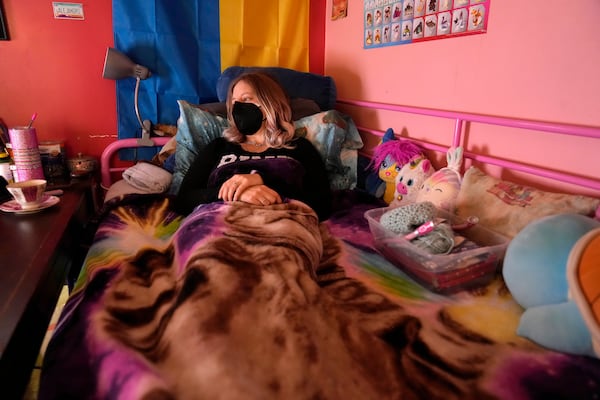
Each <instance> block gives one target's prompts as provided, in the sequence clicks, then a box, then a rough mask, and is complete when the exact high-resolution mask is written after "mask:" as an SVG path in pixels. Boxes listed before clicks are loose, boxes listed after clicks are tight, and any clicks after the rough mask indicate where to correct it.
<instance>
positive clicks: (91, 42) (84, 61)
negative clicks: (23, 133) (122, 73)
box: [0, 0, 117, 156]
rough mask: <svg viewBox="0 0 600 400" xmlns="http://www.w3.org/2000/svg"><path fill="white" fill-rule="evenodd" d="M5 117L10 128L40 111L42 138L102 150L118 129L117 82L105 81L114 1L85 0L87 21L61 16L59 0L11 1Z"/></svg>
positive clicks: (0, 73)
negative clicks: (57, 15)
mask: <svg viewBox="0 0 600 400" xmlns="http://www.w3.org/2000/svg"><path fill="white" fill-rule="evenodd" d="M3 2H4V11H5V14H6V15H5V18H6V22H7V25H8V30H9V33H10V40H9V41H0V117H1V118H2V119H3V120H4V122H5V123H6V124H7V125H9V126H16V125H23V124H27V123H28V122H29V118H30V117H31V115H32V114H33V113H34V112H37V113H38V117H37V120H36V122H35V125H34V126H35V127H36V131H37V135H38V139H39V140H40V141H41V140H51V139H60V140H65V141H66V148H67V154H68V156H75V155H77V153H78V152H82V153H84V154H88V155H96V156H97V155H99V154H100V152H101V151H102V148H104V147H105V146H106V145H107V144H108V143H110V142H111V141H113V140H115V138H116V131H117V122H116V118H117V117H116V98H115V82H114V81H110V80H106V79H102V67H103V65H104V55H105V53H106V48H107V47H108V46H112V43H113V36H112V23H111V19H112V16H111V12H112V8H111V2H110V1H89V0H88V1H79V2H80V3H82V4H83V6H84V13H85V20H84V21H70V20H57V19H54V16H53V12H52V2H51V1H42V0H3Z"/></svg>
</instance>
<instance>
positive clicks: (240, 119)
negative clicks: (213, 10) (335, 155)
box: [175, 73, 331, 220]
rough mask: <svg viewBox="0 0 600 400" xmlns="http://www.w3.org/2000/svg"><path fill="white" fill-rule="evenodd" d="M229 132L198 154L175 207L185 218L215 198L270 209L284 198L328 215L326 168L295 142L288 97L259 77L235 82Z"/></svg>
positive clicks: (302, 142) (309, 148) (266, 78)
mask: <svg viewBox="0 0 600 400" xmlns="http://www.w3.org/2000/svg"><path fill="white" fill-rule="evenodd" d="M227 118H228V120H229V127H228V128H226V129H225V131H224V132H223V137H221V138H217V139H215V140H214V141H212V142H211V143H210V144H209V145H208V146H206V147H205V148H204V150H203V151H201V152H200V153H199V154H198V156H197V158H196V159H195V161H194V162H193V164H192V165H191V166H190V168H189V170H188V172H187V173H186V175H185V177H184V179H183V182H182V184H181V188H180V190H179V193H178V194H177V197H176V200H175V208H176V209H177V211H179V212H181V213H183V214H189V213H190V212H191V211H192V210H193V209H194V208H195V207H196V206H197V205H198V204H203V203H210V202H213V201H216V200H218V199H222V200H224V201H243V202H246V203H250V204H254V205H271V204H278V203H281V202H283V201H284V200H285V199H286V198H289V199H297V200H300V201H302V202H304V203H306V204H308V205H309V206H311V207H312V208H313V209H314V210H315V212H316V213H317V215H318V216H319V219H320V220H324V219H327V218H328V217H329V214H330V213H331V192H330V186H329V181H328V179H327V173H326V170H325V164H324V162H323V160H322V158H321V156H320V155H319V153H318V152H317V150H316V149H315V148H314V147H313V145H312V144H311V143H310V142H309V141H308V140H307V139H305V138H301V137H294V124H293V122H292V112H291V108H290V105H289V102H288V97H287V96H286V94H285V91H284V90H283V88H282V87H281V86H280V85H279V83H277V82H276V81H275V80H274V79H273V78H271V77H270V76H268V75H266V74H263V73H247V74H243V75H240V76H239V77H238V78H237V79H235V80H234V81H233V82H232V83H231V85H230V88H229V91H228V94H227Z"/></svg>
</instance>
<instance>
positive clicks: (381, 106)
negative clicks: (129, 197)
mask: <svg viewBox="0 0 600 400" xmlns="http://www.w3.org/2000/svg"><path fill="white" fill-rule="evenodd" d="M338 103H339V104H340V105H345V106H355V107H362V108H370V109H377V110H388V111H398V112H403V113H410V114H420V115H427V116H430V117H437V118H446V119H453V120H454V122H455V123H454V135H453V139H452V146H459V145H460V143H461V137H462V132H463V126H464V124H465V123H468V122H476V123H482V124H488V125H496V126H504V127H511V128H521V129H528V130H533V131H539V132H551V133H557V134H563V135H573V136H580V137H591V138H596V139H600V127H590V126H581V125H571V124H563V123H550V122H542V121H534V120H526V119H519V118H505V117H496V116H492V115H481V114H471V113H464V112H456V111H445V110H436V109H430V108H422V107H413V106H404V105H396V104H386V103H376V102H369V101H358V100H348V99H340V100H338ZM358 129H359V130H360V131H362V132H367V133H370V134H373V135H377V136H382V135H383V132H382V131H378V130H374V129H369V128H365V127H361V126H358ZM168 140H169V138H168V137H153V138H152V141H153V142H154V144H155V145H156V146H162V145H164V144H165V143H166V142H167V141H168ZM420 144H421V145H422V146H423V147H424V148H426V149H428V150H434V151H440V152H446V150H447V146H446V147H445V146H439V145H435V144H430V143H420ZM133 147H139V144H138V141H137V139H121V140H117V141H115V142H113V143H111V144H110V145H108V146H107V147H106V148H105V149H104V152H103V153H102V156H101V160H100V163H101V175H102V187H103V188H105V189H107V188H108V187H109V186H110V185H111V183H112V179H111V174H112V173H114V172H120V171H123V170H124V169H125V168H124V167H112V166H111V162H112V160H113V159H114V157H113V156H114V154H115V153H116V152H117V151H118V150H120V149H123V148H133ZM464 157H465V158H469V159H471V160H475V161H478V162H481V163H485V164H492V165H497V166H499V167H504V168H507V169H511V170H516V171H521V172H525V173H529V174H532V175H536V176H541V177H545V178H550V179H554V180H557V181H561V182H565V183H569V184H573V185H577V186H580V187H585V188H591V189H593V190H596V191H598V193H600V178H598V179H592V178H586V177H581V176H576V175H573V174H568V173H564V172H558V171H552V170H549V169H545V168H540V167H534V166H530V165H526V164H523V163H517V162H513V161H507V160H503V159H500V158H495V157H490V156H486V155H481V154H476V153H472V152H468V151H465V152H464Z"/></svg>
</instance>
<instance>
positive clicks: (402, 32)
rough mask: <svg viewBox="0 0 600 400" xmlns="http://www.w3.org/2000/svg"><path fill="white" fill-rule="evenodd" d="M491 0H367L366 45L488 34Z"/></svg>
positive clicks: (407, 42) (392, 44) (365, 17)
mask: <svg viewBox="0 0 600 400" xmlns="http://www.w3.org/2000/svg"><path fill="white" fill-rule="evenodd" d="M490 2H491V0H395V1H394V0H364V15H363V16H364V38H363V47H364V48H365V49H372V48H377V47H384V46H396V45H401V44H409V43H418V42H422V41H427V40H437V39H446V38H453V37H459V36H465V35H474V34H480V33H485V32H486V29H487V21H488V15H489V11H490Z"/></svg>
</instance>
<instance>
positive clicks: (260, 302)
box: [39, 67, 600, 400]
mask: <svg viewBox="0 0 600 400" xmlns="http://www.w3.org/2000/svg"><path fill="white" fill-rule="evenodd" d="M244 68H245V67H240V68H234V69H232V70H227V71H225V72H226V73H225V72H224V74H223V76H222V78H221V79H220V80H219V82H220V84H221V88H226V87H227V83H226V82H227V81H228V79H232V77H234V76H235V75H236V74H238V73H241V72H243V71H244ZM277 71H278V72H279V73H283V74H287V75H286V76H285V78H284V79H281V80H282V83H284V85H288V86H289V85H292V86H295V88H292V89H299V88H300V89H302V88H304V86H303V84H302V82H304V81H303V80H302V79H300V80H294V79H293V78H294V77H296V78H298V77H302V78H303V79H309V81H311V82H313V83H312V84H311V85H306V87H309V86H310V87H312V89H313V90H312V91H313V92H316V93H317V94H316V96H315V95H312V94H310V93H309V94H306V93H301V92H294V93H291V92H290V87H286V89H287V90H288V92H290V93H291V95H292V97H293V98H304V97H305V98H309V99H313V100H314V101H315V102H316V103H317V104H319V107H320V108H321V110H320V111H319V112H317V113H314V114H312V115H309V116H305V117H303V118H301V119H300V120H298V121H296V128H297V131H296V132H297V134H298V135H302V136H305V137H307V138H309V140H311V141H312V142H313V144H314V145H315V146H316V147H317V148H318V149H319V151H320V153H321V155H322V156H323V159H324V160H325V162H326V164H327V166H328V174H329V177H330V180H331V182H332V188H333V189H334V197H335V198H334V205H333V209H334V210H335V212H334V214H333V215H332V216H331V218H330V219H329V220H327V221H324V222H318V220H317V218H316V216H315V214H314V212H313V211H312V210H311V209H310V208H308V207H307V206H306V205H304V204H303V203H301V202H298V201H288V202H285V203H283V204H278V205H273V206H269V207H257V206H252V205H249V204H245V203H241V202H231V203H223V202H216V203H212V204H207V205H202V206H199V207H198V208H197V209H196V210H195V211H194V212H192V213H191V214H190V215H189V216H187V217H183V216H181V215H179V214H177V213H175V212H174V211H173V210H172V209H171V207H170V202H171V199H172V197H171V193H173V192H174V188H176V185H177V181H178V176H179V177H180V178H181V177H183V175H182V174H183V173H184V172H185V169H186V168H187V167H186V162H191V160H192V158H193V157H194V156H195V154H196V153H195V152H197V149H198V148H199V147H201V146H204V145H205V144H206V143H208V141H210V140H211V139H212V138H214V137H216V136H217V135H220V134H221V132H222V129H223V128H224V126H225V124H226V123H227V121H226V119H224V118H223V117H221V116H219V115H218V113H215V110H217V109H218V107H220V106H221V105H220V104H218V103H217V104H216V105H211V107H214V108H212V109H211V110H209V109H208V108H206V109H201V108H198V107H195V106H194V105H192V104H189V103H187V102H184V101H181V102H179V106H180V112H181V115H180V119H179V121H178V133H177V135H176V136H175V138H173V139H171V141H170V143H168V144H167V145H166V146H165V148H164V149H163V150H164V153H163V154H162V156H161V157H162V162H163V164H165V165H163V166H165V168H166V164H169V165H171V166H172V171H173V177H172V178H173V181H172V184H171V191H170V192H167V193H148V191H147V190H145V189H144V190H140V189H136V191H135V192H131V191H122V190H121V189H123V188H122V186H123V185H122V184H123V183H125V184H127V185H129V184H128V183H127V182H126V181H125V180H121V181H119V182H117V183H116V184H115V185H113V186H111V188H110V190H109V194H110V196H108V195H107V201H106V202H105V204H104V208H103V211H102V215H100V217H99V221H100V224H99V227H98V230H97V232H96V236H95V238H94V243H93V244H92V246H91V247H90V249H89V252H88V255H87V257H86V259H85V262H84V265H83V268H82V272H81V274H80V276H79V279H78V281H77V283H76V285H75V287H74V289H73V291H72V293H71V296H70V297H69V300H68V301H67V303H66V305H65V307H64V309H63V312H62V314H61V316H60V319H59V322H58V324H57V327H56V329H55V332H54V335H53V337H52V339H51V340H50V343H49V345H48V348H47V350H46V353H45V357H44V361H43V368H42V376H41V382H40V383H41V385H40V391H39V398H40V399H65V398H78V399H79V398H94V399H95V398H107V399H108V398H114V399H141V398H168V399H174V398H177V399H187V398H190V399H197V398H210V399H212V398H217V399H218V398H221V399H232V398H235V399H237V398H257V399H265V398H269V399H270V398H282V399H296V398H323V399H340V398H344V399H345V398H351V399H355V398H356V399H387V398H390V399H398V398H407V399H511V400H513V399H515V400H519V399H546V398H577V399H588V398H590V399H591V398H597V396H598V393H600V359H598V358H595V357H591V356H585V355H577V354H570V353H567V352H559V351H556V350H552V349H551V348H547V347H543V346H542V345H540V344H537V343H536V342H534V341H532V340H530V339H527V338H525V337H522V336H519V334H518V327H519V323H520V319H521V317H522V315H523V314H524V309H523V307H522V305H520V304H519V303H517V302H516V301H515V298H514V297H513V295H512V294H511V293H510V292H509V290H508V288H507V285H505V282H504V280H503V277H502V273H501V269H500V268H499V269H498V270H497V271H496V274H492V276H493V279H491V282H489V281H488V282H487V283H486V284H485V285H483V286H477V287H474V288H472V289H469V290H463V291H460V292H457V293H452V294H444V295H442V294H439V293H435V292H432V291H429V290H427V289H426V288H425V287H423V286H421V285H419V284H418V283H417V282H416V281H414V280H412V279H411V278H410V277H409V276H408V275H406V274H405V273H404V272H403V271H402V270H401V268H399V267H398V266H395V265H393V264H392V263H390V262H389V261H388V260H386V258H384V257H383V256H382V255H381V254H380V253H379V252H378V251H377V250H376V247H375V244H374V243H373V236H372V234H371V232H370V230H369V226H368V221H367V219H366V218H365V213H366V212H367V211H369V210H373V209H376V208H380V207H384V206H385V205H386V204H385V203H384V202H383V201H382V200H379V199H376V198H375V197H373V196H371V195H369V194H367V192H365V191H363V190H362V189H361V188H364V185H362V184H361V182H362V183H364V182H365V180H364V176H361V172H362V170H363V167H361V166H358V162H357V152H358V149H360V148H361V147H362V144H363V142H362V138H361V136H360V135H359V134H358V130H359V129H360V128H357V126H356V125H355V124H354V122H353V121H352V119H351V118H349V117H348V116H347V115H346V114H344V113H342V112H339V111H336V110H332V109H331V107H332V104H333V103H335V85H334V84H333V81H332V80H331V81H329V80H328V79H316V80H314V79H313V78H315V77H314V76H312V74H309V75H308V76H306V75H302V74H300V75H298V74H297V73H290V72H288V71H282V70H279V69H278V70H277ZM317 78H318V77H317ZM286 82H287V83H286ZM345 102H346V104H348V103H349V102H348V101H345ZM342 104H343V102H342ZM323 107H324V108H323ZM384 108H385V109H390V108H391V107H390V105H385V107H384ZM407 108H408V107H404V106H403V107H402V109H403V110H406V109H407ZM416 111H418V112H417V113H419V114H428V113H432V111H431V110H425V111H424V110H423V109H419V110H416ZM433 113H434V114H432V115H435V110H434V111H433ZM465 116H467V117H468V114H465V113H460V116H459V117H460V118H465ZM480 117H481V116H476V118H478V120H480V119H481V118H480ZM457 118H458V117H457ZM493 120H494V121H497V120H498V118H493ZM457 122H458V120H457ZM460 122H461V124H462V119H461V120H460ZM457 125H460V124H458V123H457ZM363 133H364V132H363ZM459 136H460V135H456V132H455V138H454V139H453V140H454V142H453V146H456V145H459V144H460V137H459ZM599 137H600V136H599ZM109 147H110V149H111V151H113V150H114V148H113V146H109ZM438 147H439V146H438ZM115 148H116V146H115ZM465 150H468V147H465ZM167 153H169V154H170V155H167ZM465 155H466V156H472V154H469V153H468V152H467V151H466V152H465ZM103 159H110V157H104V156H103ZM173 159H174V162H173ZM488 159H489V157H488ZM168 160H171V162H170V163H169V162H168ZM363 164H365V165H368V164H369V163H368V162H366V163H363ZM187 165H188V166H189V164H187ZM365 171H366V169H365ZM469 171H470V170H469ZM133 172H136V171H135V170H134V171H133ZM475 172H476V171H475ZM475 172H468V175H466V176H465V179H464V180H463V187H461V192H460V193H459V203H458V208H457V210H459V212H465V213H467V215H469V216H470V213H471V212H474V211H470V209H468V208H467V206H469V207H470V206H471V205H472V204H473V203H477V202H478V204H476V205H480V206H481V205H484V207H480V209H479V210H478V211H477V213H478V217H479V218H480V220H481V221H482V222H487V223H490V224H492V225H493V224H496V223H497V221H495V222H489V221H487V220H486V215H482V214H481V213H484V212H486V211H488V210H490V209H491V207H485V205H486V204H489V203H488V200H485V201H484V200H482V199H484V198H485V196H489V195H491V194H490V193H489V192H487V188H486V189H479V188H478V187H479V186H482V185H480V184H479V183H481V182H483V181H484V180H485V179H483V178H486V177H485V176H484V177H483V178H482V179H475V178H477V177H476V176H475ZM471 174H473V175H472V176H471ZM105 175H109V174H105ZM144 175H145V176H146V177H148V175H149V174H144ZM363 175H364V174H363ZM103 176H104V175H103ZM140 176H141V175H140V174H136V177H140ZM336 178H337V179H339V180H336ZM465 181H466V182H467V184H466V185H465ZM480 181H481V182H480ZM157 183H158V182H149V184H148V182H146V183H145V182H142V185H141V186H143V187H148V186H150V187H152V185H156V184H157ZM494 184H495V182H494ZM129 186H130V185H129ZM505 186H506V185H505ZM598 187H599V188H600V184H598ZM175 191H176V190H175ZM136 192H137V193H136ZM460 196H463V197H462V198H461V197H460ZM473 196H474V197H473ZM480 196H481V197H480ZM473 200H474V201H473ZM557 202H560V200H559V201H557ZM596 206H597V202H596V203H591V205H590V204H587V205H585V207H591V208H592V209H593V208H594V207H596ZM494 210H496V207H494ZM519 211H520V212H527V211H529V208H527V207H523V208H520V209H519ZM583 213H587V211H585V212H583ZM522 218H525V217H522ZM582 218H583V217H582ZM533 219H535V218H533ZM482 224H483V223H482ZM500 226H501V225H498V227H500ZM492 229H493V228H492ZM541 268H543V266H542V267H541ZM517 274H518V271H517ZM517 279H518V278H517ZM542 290H543V289H542Z"/></svg>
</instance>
